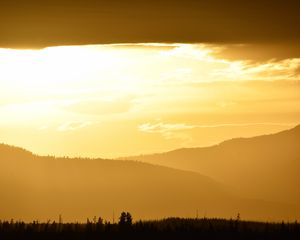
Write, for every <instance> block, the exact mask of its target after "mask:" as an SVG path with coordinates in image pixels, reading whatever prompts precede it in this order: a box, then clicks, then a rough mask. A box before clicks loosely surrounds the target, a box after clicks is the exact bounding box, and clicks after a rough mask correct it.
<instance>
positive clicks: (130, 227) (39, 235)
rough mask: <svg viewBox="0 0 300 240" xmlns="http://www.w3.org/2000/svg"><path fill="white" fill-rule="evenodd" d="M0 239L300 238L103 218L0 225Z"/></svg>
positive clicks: (250, 225)
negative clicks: (103, 219)
mask: <svg viewBox="0 0 300 240" xmlns="http://www.w3.org/2000/svg"><path fill="white" fill-rule="evenodd" d="M0 239H1V240H2V239H28V240H29V239H30V240H34V239H46V240H47V239H58V240H60V239H72V240H76V239H112V240H115V239H139V240H144V239H146V240H147V239H164V240H165V239H205V240H207V239H230V240H232V239H243V240H245V239H246V240H247V239H272V240H273V239H300V224H299V223H297V222H294V223H284V222H282V223H267V222H250V221H242V220H240V219H239V218H237V219H230V220H225V219H207V218H202V219H182V218H167V219H163V220H157V221H137V222H134V223H132V222H131V218H130V219H128V220H127V219H126V217H125V218H123V220H121V221H119V222H118V223H109V222H103V221H102V219H101V218H100V219H96V218H95V219H93V220H92V221H90V220H87V222H86V223H56V222H50V221H49V222H48V223H40V222H37V221H35V222H32V223H24V222H14V221H10V222H7V221H2V222H0Z"/></svg>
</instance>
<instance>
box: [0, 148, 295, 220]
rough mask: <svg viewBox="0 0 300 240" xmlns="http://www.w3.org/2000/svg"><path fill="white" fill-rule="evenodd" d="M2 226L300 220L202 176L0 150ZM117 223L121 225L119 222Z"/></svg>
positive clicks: (288, 208) (290, 208)
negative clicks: (98, 219)
mask: <svg viewBox="0 0 300 240" xmlns="http://www.w3.org/2000/svg"><path fill="white" fill-rule="evenodd" d="M0 189H1V191H0V219H10V218H14V219H24V220H32V219H39V220H46V219H47V218H49V219H52V220H53V219H56V220H57V219H58V216H59V214H62V216H63V219H64V220H73V221H74V220H80V221H85V219H86V217H90V218H92V217H93V216H95V215H96V216H102V217H104V218H107V219H110V220H112V217H113V212H115V214H116V216H117V214H118V213H120V212H121V211H123V210H124V211H129V212H131V213H132V214H133V216H134V218H135V219H138V218H148V219H149V218H162V217H168V216H185V217H195V216H196V210H198V213H199V216H204V214H206V215H207V216H208V217H212V216H218V217H231V216H232V217H235V216H236V215H237V213H238V212H240V213H241V215H242V217H243V218H247V219H261V220H266V219H268V220H280V219H295V218H298V219H299V218H300V216H299V215H300V214H299V211H297V210H298V208H295V207H294V206H291V205H286V204H280V203H274V202H266V201H260V200H248V199H244V198H240V197H237V196H236V195H234V194H233V193H231V191H230V190H229V189H227V187H224V186H223V185H221V184H219V183H218V182H216V181H214V180H212V179H211V178H209V177H205V176H202V175H200V174H199V173H194V172H189V171H182V170H177V169H172V168H168V167H162V166H155V165H151V164H148V163H140V162H134V161H123V160H122V161H118V160H103V159H81V158H54V157H40V156H36V155H33V154H31V153H30V152H28V151H25V150H23V149H20V148H16V147H11V146H8V145H0ZM116 221H117V219H116Z"/></svg>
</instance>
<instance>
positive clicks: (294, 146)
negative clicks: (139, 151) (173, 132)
mask: <svg viewBox="0 0 300 240" xmlns="http://www.w3.org/2000/svg"><path fill="white" fill-rule="evenodd" d="M128 159H133V160H139V161H143V162H148V163H152V164H159V165H164V166H169V167H173V168H177V169H183V170H193V171H197V172H199V173H201V174H203V175H206V176H209V177H211V178H214V179H216V180H217V181H220V182H222V183H224V184H227V185H229V186H231V187H233V188H234V189H235V190H236V193H239V194H240V195H242V196H247V197H253V198H258V199H265V200H273V201H274V200H275V201H282V202H287V203H295V204H299V205H300V190H299V189H300V125H298V126H296V127H295V128H293V129H290V130H286V131H282V132H279V133H276V134H272V135H263V136H258V137H252V138H237V139H232V140H228V141H225V142H222V143H220V144H219V145H215V146H211V147H202V148H184V149H178V150H175V151H170V152H166V153H161V154H153V155H144V156H135V157H129V158H128Z"/></svg>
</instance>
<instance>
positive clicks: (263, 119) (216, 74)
mask: <svg viewBox="0 0 300 240" xmlns="http://www.w3.org/2000/svg"><path fill="white" fill-rule="evenodd" d="M243 48H247V45H245V46H244V47H243ZM225 51H227V53H228V49H227V46H225V45H216V44H180V43H174V44H166V43H147V44H145V43H140V44H103V45H84V46H60V47H49V48H44V49H39V50H17V49H5V48H2V49H0V62H1V65H0V89H1V96H0V116H1V118H0V132H1V139H0V142H3V143H7V144H10V145H15V146H20V147H23V148H26V149H28V150H30V151H33V152H34V153H36V154H40V155H48V154H50V155H57V156H83V157H107V158H111V157H120V156H128V155H139V154H146V153H155V152H163V151H168V150H173V149H176V148H182V147H200V146H208V145H213V144H216V143H219V142H221V141H223V140H226V139H230V138H234V137H250V136H256V135H261V134H269V133H274V132H278V131H281V130H285V129H288V128H291V127H294V126H295V125H297V124H299V122H300V112H299V109H300V91H299V90H300V74H299V69H300V58H287V59H283V60H281V59H265V60H257V59H250V58H244V59H242V58H237V57H236V58H232V57H229V56H228V54H227V55H226V54H225ZM257 54H259V52H258V53H257Z"/></svg>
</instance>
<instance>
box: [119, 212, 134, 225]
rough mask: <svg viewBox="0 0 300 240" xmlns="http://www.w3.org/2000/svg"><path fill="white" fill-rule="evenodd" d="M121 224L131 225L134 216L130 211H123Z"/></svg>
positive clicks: (120, 219)
mask: <svg viewBox="0 0 300 240" xmlns="http://www.w3.org/2000/svg"><path fill="white" fill-rule="evenodd" d="M119 225H121V226H131V225H132V216H131V214H130V213H129V212H122V213H121V215H120V218H119Z"/></svg>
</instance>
